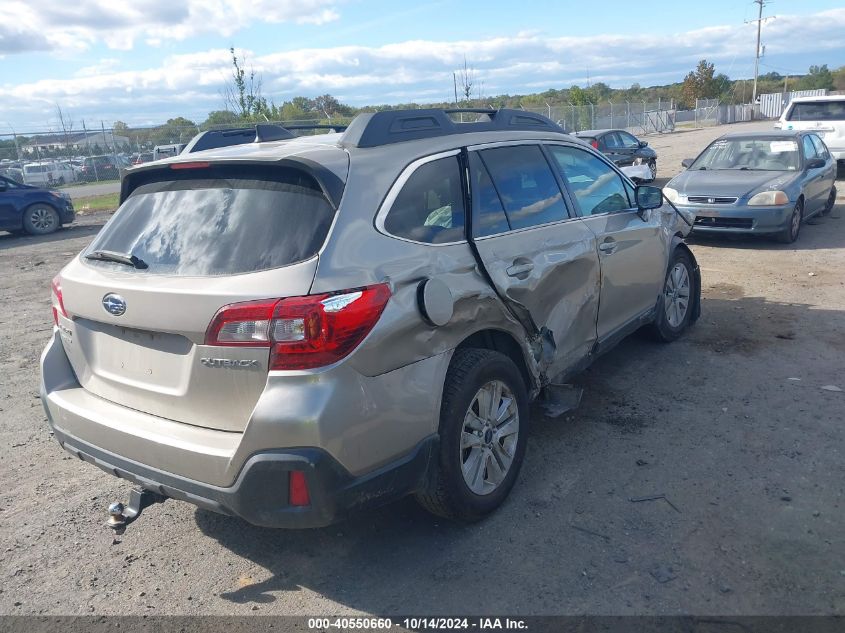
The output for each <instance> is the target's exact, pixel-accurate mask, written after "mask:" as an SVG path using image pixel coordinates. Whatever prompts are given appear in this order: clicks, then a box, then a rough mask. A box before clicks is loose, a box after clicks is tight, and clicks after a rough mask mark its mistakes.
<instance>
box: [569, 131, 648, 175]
mask: <svg viewBox="0 0 845 633" xmlns="http://www.w3.org/2000/svg"><path fill="white" fill-rule="evenodd" d="M575 136H577V137H578V138H581V139H584V140H585V141H587V142H588V143H589V144H590V145H592V146H593V147H594V148H595V149H597V150H599V151H600V152H601V153H602V154H604V155H605V156H607V157H608V158H609V159H610V160H612V161H613V162H614V163H616V166H617V167H619V168H620V169H621V170H622V173H624V174H625V175H626V176H628V178H630V179H631V180H634V181H639V182H652V181H653V180H654V179H655V178H657V152H655V151H654V150H653V149H651V148H650V147H649V146H648V141H641V140H640V139H638V138H637V137H636V136H634V135H633V134H629V133H628V132H626V131H625V130H584V131H582V132H576V133H575Z"/></svg>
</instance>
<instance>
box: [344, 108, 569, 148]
mask: <svg viewBox="0 0 845 633" xmlns="http://www.w3.org/2000/svg"><path fill="white" fill-rule="evenodd" d="M458 113H472V114H482V115H486V116H484V117H483V118H479V119H477V120H476V121H473V122H470V123H457V122H455V121H453V120H452V119H451V118H450V117H449V115H450V114H458ZM493 131H532V132H533V131H547V132H557V133H560V134H565V132H564V130H563V128H561V127H560V126H559V125H558V124H557V123H554V122H553V121H552V120H551V119H549V118H547V117H545V116H543V115H542V114H536V113H534V112H525V111H523V110H511V109H507V108H502V109H499V110H493V109H488V108H451V109H446V110H441V109H436V108H430V109H420V110H384V111H382V112H368V113H364V114H359V115H358V116H356V117H355V118H354V119H353V120H352V123H350V124H349V127H348V128H347V129H346V132H345V133H344V135H343V137H342V138H341V141H340V143H341V145H344V146H349V147H379V146H381V145H390V144H392V143H402V142H405V141H416V140H419V139H423V138H436V137H438V136H448V135H450V134H465V133H468V132H493Z"/></svg>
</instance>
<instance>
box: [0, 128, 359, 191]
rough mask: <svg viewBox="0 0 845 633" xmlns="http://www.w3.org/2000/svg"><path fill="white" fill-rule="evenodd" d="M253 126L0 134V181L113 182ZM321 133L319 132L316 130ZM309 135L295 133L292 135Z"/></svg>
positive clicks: (48, 183)
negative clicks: (221, 132)
mask: <svg viewBox="0 0 845 633" xmlns="http://www.w3.org/2000/svg"><path fill="white" fill-rule="evenodd" d="M267 123H277V124H279V125H287V126H294V127H295V126H299V125H304V126H308V125H320V124H323V125H338V126H345V125H347V124H348V123H349V119H341V118H336V117H335V118H332V119H326V118H314V119H301V120H296V121H284V122H282V121H267ZM252 125H254V124H253V123H243V124H241V123H235V124H230V125H212V126H205V127H202V128H201V127H199V126H196V125H171V124H164V125H159V126H151V127H143V128H140V127H139V128H119V129H115V128H112V127H106V126H105V124H101V125H100V127H98V128H94V129H91V128H88V127H87V126H86V127H85V128H83V129H74V130H67V131H47V132H43V131H39V132H27V131H22V132H17V131H14V130H11V131H10V133H5V132H3V133H0V175H5V176H8V177H10V178H12V179H13V180H17V181H18V182H24V183H27V184H36V185H44V186H63V185H70V184H73V183H86V182H104V181H109V180H117V179H119V178H120V174H121V172H122V170H123V169H125V168H127V167H130V166H132V165H137V164H140V163H144V162H149V161H151V160H155V159H157V158H163V157H166V156H170V155H173V154H177V153H179V152H180V151H181V150H182V148H183V147H184V146H185V145H186V144H187V143H188V142H189V141H190V140H191V139H192V138H193V137H194V136H196V135H197V134H199V133H200V132H201V131H204V130H213V129H227V128H232V127H237V126H241V127H251V126H252ZM322 131H325V130H322ZM316 132H317V131H315V130H295V133H296V134H298V135H302V134H312V133H316Z"/></svg>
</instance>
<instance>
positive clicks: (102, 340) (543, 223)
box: [41, 110, 701, 527]
mask: <svg viewBox="0 0 845 633" xmlns="http://www.w3.org/2000/svg"><path fill="white" fill-rule="evenodd" d="M451 114H452V113H451V112H444V111H442V110H410V111H390V112H378V113H373V114H362V115H360V116H359V117H357V118H356V119H355V120H354V121H353V122H352V124H351V125H350V126H349V128H348V129H347V130H346V131H345V132H344V133H342V134H341V133H334V134H324V135H318V136H307V137H300V138H292V135H286V134H285V133H284V130H282V131H280V128H276V129H275V131H274V130H273V129H271V127H272V126H263V125H259V126H257V128H256V134H255V138H254V139H246V140H250V141H251V142H248V143H245V142H244V141H245V139H244V138H243V135H240V136H237V135H236V136H232V137H231V138H232V139H236V138H237V139H240V140H235V141H233V142H235V143H238V145H234V146H229V147H218V148H215V149H210V150H207V151H200V152H195V153H186V154H182V155H180V156H176V157H173V158H170V159H167V160H166V161H160V162H159V163H153V164H149V165H143V166H139V167H137V168H134V169H131V170H129V171H128V172H127V174H126V175H125V176H124V178H123V182H122V191H121V199H122V204H121V206H120V208H119V210H118V211H117V213H116V214H115V215H114V217H113V218H112V219H111V220H110V221H109V223H108V224H107V225H106V226H105V227H104V228H103V229H102V231H101V232H100V233H99V235H98V236H97V237H96V238H95V239H94V241H93V242H92V243H91V245H90V246H89V247H88V248H86V249H85V250H84V251H83V252H82V253H81V254H80V255H79V256H78V257H76V258H75V259H73V260H72V261H71V262H70V263H69V264H68V265H67V266H65V268H64V269H63V270H62V271H61V273H60V274H59V275H58V276H57V277H56V278H55V280H54V283H53V316H54V319H55V329H54V334H53V337H52V338H51V340H50V342H49V344H48V345H47V348H46V350H45V351H44V354H43V356H42V387H41V390H42V391H41V393H42V399H43V402H44V406H45V409H46V411H47V415H48V418H49V421H50V426H51V427H52V429H53V431H54V432H55V437H56V439H57V440H58V441H59V442H60V443H61V444H62V446H63V447H64V448H65V449H66V450H67V451H69V452H71V453H72V454H74V455H77V456H78V457H80V458H81V459H83V460H84V461H87V462H90V463H92V464H95V465H96V466H99V467H100V468H102V469H104V470H106V471H107V472H109V473H112V474H114V475H117V476H119V477H122V478H124V479H127V480H129V481H131V482H135V483H137V484H139V485H140V489H138V490H137V491H136V492H135V493H133V503H132V506H131V507H130V508H128V509H124V508H122V507H121V506H115V507H114V508H112V515H113V516H112V520H113V523H114V524H115V525H123V524H125V523H126V522H128V521H129V520H131V519H133V518H134V517H135V516H137V514H138V513H139V512H140V510H141V509H142V508H143V507H144V506H145V505H146V504H148V503H150V502H151V501H155V500H160V499H162V498H165V497H170V498H174V499H181V500H184V501H188V502H191V503H194V504H196V505H198V506H201V507H204V508H208V509H211V510H214V511H217V512H222V513H226V514H232V515H238V516H241V517H243V518H244V519H246V520H247V521H249V522H251V523H254V524H257V525H264V526H280V527H308V526H319V525H326V524H328V523H330V522H332V521H334V520H336V519H337V518H339V517H341V516H343V515H344V514H346V513H347V512H349V511H351V510H354V509H358V508H362V507H366V506H369V505H372V504H376V503H383V502H385V501H387V500H390V499H395V498H398V497H401V496H404V495H408V494H415V495H416V496H417V498H418V499H419V500H420V501H421V502H422V504H423V505H424V506H425V507H427V508H429V509H430V510H432V511H434V512H435V513H438V514H441V515H445V516H448V517H453V518H457V519H461V520H475V519H478V518H481V517H482V516H484V515H485V514H487V513H489V512H491V511H492V510H494V509H495V508H496V507H497V506H499V504H501V503H502V501H503V500H504V499H505V497H506V496H507V494H508V492H509V491H510V489H511V487H512V486H513V484H514V480H515V479H516V477H517V473H518V472H519V469H520V465H521V463H522V461H523V456H524V455H525V449H526V441H527V435H528V422H529V419H528V417H529V416H528V405H529V402H530V401H531V400H532V399H533V398H535V397H537V396H538V394H540V393H541V391H542V390H543V389H544V388H545V387H546V386H547V385H548V384H549V383H550V381H551V380H552V379H555V380H565V379H566V377H567V376H570V375H572V374H573V373H575V372H578V371H580V370H582V369H583V368H584V367H586V366H587V365H588V364H589V363H590V362H592V361H593V360H594V359H595V358H596V357H597V356H598V355H599V354H601V353H603V352H604V351H606V350H607V349H609V348H610V347H612V346H613V345H614V344H615V343H617V342H618V341H619V340H621V339H622V338H623V337H624V336H626V335H627V334H629V333H631V332H633V331H634V330H636V329H638V328H640V327H642V326H646V325H647V326H649V327H650V328H651V329H652V331H653V333H654V334H655V335H656V337H657V338H658V339H660V340H663V341H671V340H673V339H675V338H676V337H678V336H679V335H680V334H681V333H682V332H683V331H684V329H685V328H686V327H687V326H688V325H689V324H690V323H692V322H693V321H695V319H696V318H697V317H698V314H699V310H700V308H699V293H700V285H701V284H700V280H699V272H698V267H697V265H696V262H695V259H694V257H693V255H692V253H691V252H690V251H689V249H688V248H687V246H686V245H685V244H684V241H683V236H684V233H685V232H686V231H687V230H688V228H689V227H688V226H687V225H686V224H685V223H684V222H682V221H681V219H680V218H679V217H678V216H677V214H676V213H675V211H674V210H673V209H671V208H670V206H669V205H666V206H663V205H662V198H661V192H660V190H659V189H656V188H654V187H636V186H634V185H633V184H632V183H631V182H630V181H629V180H628V179H627V178H625V177H624V176H623V175H622V174H621V173H620V172H619V171H618V169H617V168H616V167H615V166H614V165H613V164H611V163H610V162H609V161H608V160H607V159H606V158H605V157H603V156H602V155H601V154H599V153H598V152H596V151H595V150H593V149H592V148H591V147H589V146H588V145H587V144H586V143H584V142H582V141H580V140H577V139H574V138H573V137H571V136H569V135H567V134H565V133H564V132H563V131H562V130H561V129H560V128H559V127H558V126H557V125H555V124H554V123H552V122H551V121H549V120H548V119H546V118H545V117H542V116H539V115H534V114H531V113H525V112H519V111H512V110H498V111H489V112H483V113H480V114H479V115H478V116H479V120H478V121H475V122H472V123H456V122H454V121H453V120H452V118H450V115H451ZM289 137H290V138H289ZM267 139H276V140H267ZM279 139H280V140H279ZM215 142H217V141H215Z"/></svg>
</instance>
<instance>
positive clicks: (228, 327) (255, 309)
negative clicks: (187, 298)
mask: <svg viewBox="0 0 845 633" xmlns="http://www.w3.org/2000/svg"><path fill="white" fill-rule="evenodd" d="M389 298H390V289H389V288H388V286H387V284H379V285H376V286H368V287H367V288H360V289H357V290H344V291H341V292H337V293H327V294H319V295H306V296H304V297H288V298H285V299H269V300H262V301H246V302H244V303H234V304H231V305H228V306H224V307H222V308H220V310H218V312H217V314H215V315H214V318H213V319H212V320H211V324H210V325H209V326H208V330H207V331H206V335H205V344H206V345H216V346H223V347H269V348H270V369H313V368H315V367H323V366H325V365H330V364H332V363H335V362H337V361H339V360H341V359H342V358H344V357H345V356H347V355H348V354H349V353H350V352H351V351H352V350H354V349H355V348H356V347H357V346H358V344H359V343H360V342H361V341H363V340H364V337H366V336H367V334H369V333H370V330H372V329H373V326H374V325H375V324H376V322H377V321H378V319H379V317H380V316H381V313H382V311H383V310H384V307H385V306H386V305H387V300H388V299H389Z"/></svg>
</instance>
